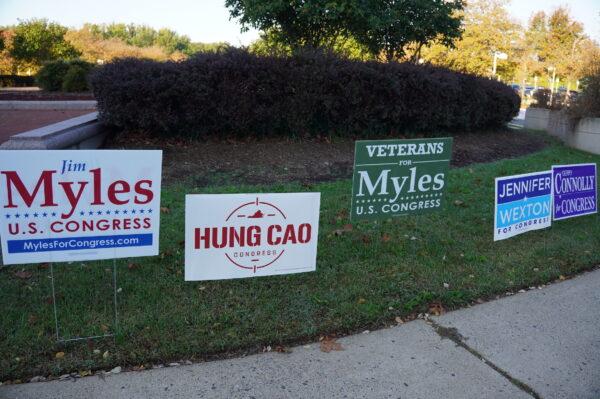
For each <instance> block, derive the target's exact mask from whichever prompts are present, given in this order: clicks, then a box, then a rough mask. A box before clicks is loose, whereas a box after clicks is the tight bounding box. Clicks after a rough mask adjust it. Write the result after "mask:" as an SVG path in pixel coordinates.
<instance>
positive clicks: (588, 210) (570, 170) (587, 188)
mask: <svg viewBox="0 0 600 399" xmlns="http://www.w3.org/2000/svg"><path fill="white" fill-rule="evenodd" d="M596 176H597V174H596V164H595V163H589V164H578V165H559V166H552V178H553V179H554V220H561V219H568V218H572V217H576V216H583V215H589V214H592V213H596V212H598V191H597V190H598V185H597V182H596Z"/></svg>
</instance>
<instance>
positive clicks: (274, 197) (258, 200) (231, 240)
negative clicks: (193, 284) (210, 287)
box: [185, 193, 321, 281]
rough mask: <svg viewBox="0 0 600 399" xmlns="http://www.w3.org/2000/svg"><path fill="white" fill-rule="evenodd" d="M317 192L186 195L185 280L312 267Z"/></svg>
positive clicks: (289, 270)
mask: <svg viewBox="0 0 600 399" xmlns="http://www.w3.org/2000/svg"><path fill="white" fill-rule="evenodd" d="M320 198H321V194H320V193H289V194H191V195H186V197H185V279H186V281H193V280H220V279H230V278H241V277H254V276H268V275H274V274H289V273H301V272H309V271H314V270H315V268H316V262H317V241H318V236H319V206H320Z"/></svg>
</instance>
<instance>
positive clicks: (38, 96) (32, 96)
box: [0, 90, 94, 101]
mask: <svg viewBox="0 0 600 399" xmlns="http://www.w3.org/2000/svg"><path fill="white" fill-rule="evenodd" d="M74 100H94V95H93V94H92V93H90V92H87V93H60V92H47V91H29V90H27V91H9V90H6V91H4V90H3V91H0V101H74Z"/></svg>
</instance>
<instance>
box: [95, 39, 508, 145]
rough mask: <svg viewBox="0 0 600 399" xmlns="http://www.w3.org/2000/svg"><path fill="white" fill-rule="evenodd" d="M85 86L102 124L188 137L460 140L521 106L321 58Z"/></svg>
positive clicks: (241, 58) (417, 74) (413, 69)
mask: <svg viewBox="0 0 600 399" xmlns="http://www.w3.org/2000/svg"><path fill="white" fill-rule="evenodd" d="M90 83H91V85H92V88H93V91H94V95H95V96H96V99H97V100H98V109H99V111H100V119H101V120H102V121H103V122H104V123H106V124H110V125H114V126H118V127H122V128H124V129H126V130H141V131H146V132H150V133H155V134H164V135H183V136H189V137H198V136H202V135H206V134H220V135H232V134H233V135H306V134H308V135H328V134H331V133H338V134H352V135H361V136H365V135H369V134H389V133H403V132H419V133H424V134H427V133H436V132H439V131H457V132H460V131H469V130H473V129H487V128H493V127H498V126H501V125H503V124H504V123H506V122H508V121H510V120H511V119H512V118H513V117H514V116H515V115H516V114H517V113H518V110H519V104H520V100H519V96H518V95H517V94H516V93H515V92H514V91H513V90H512V89H511V88H510V87H508V86H507V85H505V84H503V83H500V82H497V81H494V80H490V79H487V78H483V77H477V76H473V75H468V74H464V73H457V72H453V71H450V70H447V69H444V68H439V67H434V66H429V65H414V64H411V63H402V64H400V63H379V62H360V61H351V60H347V59H342V58H338V57H335V56H333V55H328V54H323V53H319V52H311V53H304V54H299V55H295V56H290V57H264V56H257V55H253V54H250V53H248V52H246V51H243V50H236V49H233V50H228V51H225V52H221V53H216V54H206V53H205V54H199V55H196V56H194V57H192V58H190V59H188V60H185V61H182V62H157V61H150V60H140V59H120V60H116V61H114V62H111V63H108V64H106V65H104V66H102V67H100V68H97V69H96V70H95V71H94V72H93V73H92V75H91V76H90Z"/></svg>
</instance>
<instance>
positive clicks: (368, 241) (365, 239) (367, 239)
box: [361, 234, 371, 244]
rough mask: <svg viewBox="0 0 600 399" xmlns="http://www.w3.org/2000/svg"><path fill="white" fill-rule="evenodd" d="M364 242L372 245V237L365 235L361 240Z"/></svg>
mask: <svg viewBox="0 0 600 399" xmlns="http://www.w3.org/2000/svg"><path fill="white" fill-rule="evenodd" d="M361 240H362V242H363V243H364V244H370V243H371V237H369V236H368V235H366V234H364V235H363V236H362V238H361Z"/></svg>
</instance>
